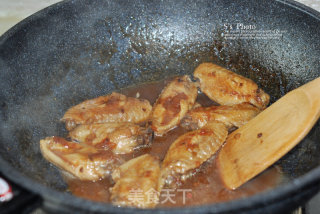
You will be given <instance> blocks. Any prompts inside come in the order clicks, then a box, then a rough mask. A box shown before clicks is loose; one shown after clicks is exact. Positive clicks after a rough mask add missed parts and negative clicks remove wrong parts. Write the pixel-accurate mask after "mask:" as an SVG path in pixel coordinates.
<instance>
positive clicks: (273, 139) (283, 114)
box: [218, 78, 320, 189]
mask: <svg viewBox="0 0 320 214" xmlns="http://www.w3.org/2000/svg"><path fill="white" fill-rule="evenodd" d="M319 116H320V78H317V79H315V80H313V81H311V82H309V83H307V84H306V85H303V86H302V87H299V88H298V89H295V90H293V91H291V92H289V93H288V94H286V95H285V96H283V97H282V98H280V99H279V100H278V101H277V102H275V103H274V104H272V105H271V106H270V107H268V108H267V109H265V110H264V111H263V112H261V113H260V114H259V115H257V116H256V117H255V118H254V119H252V120H251V121H249V122H248V123H247V124H246V125H244V126H242V127H241V128H239V129H238V130H236V131H234V132H233V133H231V134H230V135H229V136H228V139H227V141H226V143H225V145H224V146H223V147H222V149H221V151H220V152H219V154H218V166H219V169H220V175H221V178H222V180H223V182H224V183H225V185H226V187H228V188H230V189H235V188H237V187H239V186H241V185H242V184H243V183H245V182H247V181H248V180H249V179H251V178H253V177H254V176H256V175H257V174H259V173H260V172H262V171H263V170H265V169H266V168H268V167H269V166H270V165H272V164H273V163H275V162H276V161H277V160H279V159H280V158H281V157H282V156H283V155H285V154H286V153H287V152H288V151H290V150H291V149H292V148H293V147H294V146H295V145H297V143H299V142H300V141H301V140H302V139H303V138H304V137H305V136H306V135H307V133H308V132H309V131H310V129H311V128H312V127H313V125H314V124H315V123H316V122H317V120H318V118H319Z"/></svg>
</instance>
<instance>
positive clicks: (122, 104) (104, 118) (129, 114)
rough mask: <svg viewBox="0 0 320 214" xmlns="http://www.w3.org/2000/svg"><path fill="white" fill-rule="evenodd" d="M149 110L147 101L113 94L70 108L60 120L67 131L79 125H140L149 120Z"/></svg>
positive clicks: (150, 108)
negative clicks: (115, 123)
mask: <svg viewBox="0 0 320 214" xmlns="http://www.w3.org/2000/svg"><path fill="white" fill-rule="evenodd" d="M151 110H152V106H151V105H150V103H149V101H147V100H139V99H136V98H132V97H126V96H125V95H122V94H119V93H115V92H113V93H112V94H110V95H107V96H101V97H98V98H95V99H91V100H86V101H84V102H82V103H80V104H78V105H76V106H73V107H71V108H70V109H69V110H68V111H67V112H66V113H65V115H64V116H63V118H62V119H61V120H62V121H64V122H65V123H66V128H67V129H68V130H72V129H73V128H75V127H76V126H77V125H79V124H94V123H107V122H132V123H140V122H143V121H146V120H147V119H149V115H150V113H151Z"/></svg>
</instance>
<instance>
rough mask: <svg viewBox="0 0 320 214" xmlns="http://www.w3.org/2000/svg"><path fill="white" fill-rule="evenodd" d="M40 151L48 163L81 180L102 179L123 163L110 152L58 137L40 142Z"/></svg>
mask: <svg viewBox="0 0 320 214" xmlns="http://www.w3.org/2000/svg"><path fill="white" fill-rule="evenodd" d="M40 149H41V152H42V155H43V156H44V157H45V158H46V159H47V160H48V161H50V162H51V163H53V164H54V165H56V166H57V167H59V168H60V169H62V170H65V171H67V172H69V173H70V174H72V175H74V176H75V177H77V178H79V179H81V180H98V179H100V178H104V177H106V176H108V175H110V174H111V173H112V171H113V169H115V168H116V167H118V166H119V165H120V164H121V163H122V162H123V161H122V160H121V159H120V158H119V157H117V156H115V155H114V154H113V153H112V152H111V151H108V150H97V149H95V148H94V147H92V146H89V145H86V144H79V143H74V142H70V141H67V140H65V139H63V138H60V137H47V138H45V139H43V140H40Z"/></svg>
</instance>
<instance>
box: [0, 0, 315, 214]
mask: <svg viewBox="0 0 320 214" xmlns="http://www.w3.org/2000/svg"><path fill="white" fill-rule="evenodd" d="M78 1H85V0H65V1H61V2H58V3H56V4H53V5H51V6H49V7H46V8H44V9H42V10H40V11H38V12H36V13H35V14H33V15H31V16H29V17H27V18H26V19H24V20H22V21H21V22H19V23H18V24H16V25H15V26H13V27H12V28H11V29H9V30H8V31H7V32H5V33H4V34H3V35H2V36H1V37H0V47H1V46H2V45H3V44H4V43H5V42H6V40H7V39H8V38H10V37H11V36H12V35H13V34H14V33H16V31H17V30H19V29H21V28H22V27H23V26H25V25H26V24H28V23H30V22H32V21H33V20H36V19H39V18H43V17H44V16H45V15H46V14H47V13H48V12H49V11H50V10H52V9H56V8H57V7H60V6H63V5H65V4H68V3H74V2H78ZM275 2H280V3H282V4H285V5H288V6H289V7H292V8H294V9H297V10H299V11H301V12H303V13H305V14H307V15H309V16H312V17H313V18H315V19H317V20H318V21H320V12H318V11H316V10H314V9H312V8H309V7H307V6H305V5H303V4H301V3H298V2H295V1H293V0H275ZM0 170H1V172H2V173H4V174H5V176H6V177H7V178H8V179H10V181H13V182H14V183H17V184H18V185H21V186H22V187H24V188H25V189H27V190H29V191H31V192H34V193H37V194H39V195H41V197H43V198H44V199H45V200H50V201H54V202H57V203H59V204H63V205H66V206H70V205H72V206H74V207H79V208H80V209H81V210H85V209H88V208H89V209H90V210H91V211H94V212H105V211H109V212H122V213H132V212H138V211H139V212H148V213H149V212H153V213H162V212H168V211H170V212H172V213H194V212H196V213H201V212H208V211H209V210H210V211H212V212H215V213H219V212H227V211H231V210H242V209H246V208H249V207H251V206H252V205H253V204H255V205H261V206H263V204H265V203H268V202H269V203H270V202H272V201H274V200H280V199H283V198H285V197H287V195H289V194H292V193H295V192H299V191H301V189H303V188H305V187H307V186H309V185H313V184H315V183H316V182H317V181H319V180H320V166H317V167H316V168H314V169H313V170H311V171H309V172H308V173H306V174H305V175H303V176H300V177H298V178H295V179H293V180H291V181H290V182H289V183H287V184H284V185H282V186H279V187H276V188H273V189H271V190H268V191H265V192H262V193H258V194H256V195H253V196H249V197H246V198H241V199H236V200H232V201H228V202H221V203H215V204H209V205H199V206H189V207H175V208H156V209H145V210H141V209H137V208H125V207H121V208H119V207H116V206H113V205H112V204H106V203H100V202H94V201H89V200H86V199H82V198H79V197H75V196H73V195H71V194H68V193H65V192H59V191H57V190H54V189H52V188H50V187H47V186H45V185H43V184H40V183H38V182H36V181H35V180H33V179H31V178H29V177H26V176H24V175H23V174H22V173H20V172H19V171H17V170H16V169H15V168H14V167H13V166H11V165H10V163H9V162H7V161H5V160H4V159H3V158H2V157H1V156H0ZM71 201H73V202H72V203H71V204H70V202H71ZM199 209H201V210H199Z"/></svg>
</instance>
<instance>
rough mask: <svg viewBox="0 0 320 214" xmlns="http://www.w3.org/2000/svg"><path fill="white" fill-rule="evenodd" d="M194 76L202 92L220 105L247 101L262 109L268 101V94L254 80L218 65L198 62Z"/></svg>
mask: <svg viewBox="0 0 320 214" xmlns="http://www.w3.org/2000/svg"><path fill="white" fill-rule="evenodd" d="M194 76H195V77H197V78H198V79H199V80H200V88H201V90H202V92H203V93H205V94H206V95H207V96H208V97H209V98H210V99H212V100H213V101H215V102H218V103H219V104H221V105H234V104H238V103H244V102H248V103H251V104H253V105H255V106H257V107H258V108H260V109H264V108H266V107H267V105H268V103H269V99H270V97H269V95H268V94H266V93H265V92H264V91H263V90H262V89H260V88H259V87H258V85H257V84H256V83H255V82H253V81H252V80H250V79H247V78H245V77H243V76H241V75H238V74H236V73H233V72H231V71H229V70H227V69H225V68H222V67H220V66H218V65H215V64H212V63H203V64H200V65H199V66H198V67H197V68H196V69H195V71H194Z"/></svg>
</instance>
